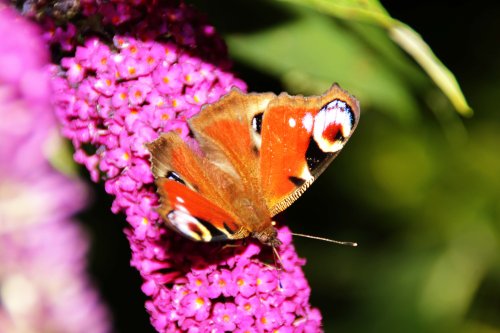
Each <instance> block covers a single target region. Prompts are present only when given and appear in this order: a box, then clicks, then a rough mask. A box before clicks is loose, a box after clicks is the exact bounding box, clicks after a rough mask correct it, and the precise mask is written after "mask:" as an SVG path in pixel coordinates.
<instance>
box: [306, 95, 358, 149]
mask: <svg viewBox="0 0 500 333" xmlns="http://www.w3.org/2000/svg"><path fill="white" fill-rule="evenodd" d="M355 118H356V117H355V115H354V112H353V111H352V108H351V107H350V106H349V104H347V103H346V102H344V101H341V100H340V99H335V100H333V101H331V102H329V103H328V104H326V105H325V106H323V107H322V108H321V110H320V111H319V112H318V114H316V116H315V117H314V128H313V139H314V141H316V143H317V145H318V147H319V148H320V149H321V150H322V151H323V152H325V153H335V152H337V151H339V150H340V149H342V148H343V146H344V144H345V141H347V139H348V138H349V136H350V135H351V134H352V131H353V129H354V126H355V125H356V119H355Z"/></svg>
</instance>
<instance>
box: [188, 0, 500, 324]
mask: <svg viewBox="0 0 500 333" xmlns="http://www.w3.org/2000/svg"><path fill="white" fill-rule="evenodd" d="M197 5H199V7H202V8H203V10H205V11H207V12H208V13H209V14H208V15H209V19H210V21H211V22H213V23H214V25H215V26H216V28H217V29H219V30H221V31H223V33H224V34H225V37H226V39H227V42H228V45H229V51H230V54H231V56H232V57H233V59H235V60H236V69H237V70H238V71H240V73H241V76H242V77H243V79H245V80H246V81H247V82H248V83H249V86H250V90H258V91H265V90H274V91H276V92H279V91H280V90H281V89H282V90H287V91H288V92H290V93H303V94H313V93H320V92H322V91H324V90H325V89H326V88H327V87H329V86H330V85H331V84H332V83H333V82H338V83H339V84H340V85H341V86H342V87H344V88H346V89H348V90H349V91H350V92H352V93H353V94H354V95H356V97H357V98H358V99H359V100H360V102H361V107H362V117H361V121H360V123H359V127H358V129H357V133H355V134H354V136H353V138H352V139H351V142H349V144H348V145H347V147H346V148H345V151H344V152H342V154H341V155H340V156H339V157H338V158H337V160H336V161H335V162H334V163H333V165H332V166H331V167H330V168H329V169H328V171H327V172H326V173H325V175H324V176H322V177H321V179H320V180H319V181H318V182H317V183H315V185H314V186H312V188H311V189H310V190H308V191H307V192H306V193H305V194H304V196H303V197H302V198H301V199H300V200H299V201H298V202H297V203H296V204H294V205H293V206H292V207H290V209H289V210H288V211H287V213H285V219H286V221H287V223H288V224H289V225H290V226H291V228H292V229H293V230H295V231H296V232H302V233H309V234H314V235H320V236H324V237H335V238H338V239H341V240H352V241H356V242H358V243H360V247H359V248H356V249H353V248H347V247H345V248H342V247H335V246H331V245H329V244H323V243H319V242H313V241H311V240H302V239H298V240H297V241H296V243H297V246H298V249H299V253H300V254H301V255H302V256H304V257H306V258H307V259H308V265H307V266H306V274H307V275H308V277H309V279H310V282H311V285H312V300H313V304H315V305H317V306H318V307H319V308H320V309H321V310H322V313H323V316H324V319H325V320H324V322H325V330H326V331H327V332H333V331H335V332H464V333H466V332H467V333H468V332H500V316H499V315H498V314H499V313H500V304H499V303H498V300H499V299H500V282H499V281H500V264H499V263H500V260H499V259H500V256H499V254H500V246H499V238H500V225H499V221H500V153H499V152H500V150H499V149H498V143H499V142H500V122H499V121H498V120H499V117H498V115H497V114H496V113H495V111H496V110H497V109H498V106H497V103H496V102H495V101H496V100H497V99H498V91H499V88H500V82H499V80H498V77H500V75H499V74H500V67H498V64H497V61H498V58H499V51H500V49H499V46H498V45H497V44H498V43H492V42H491V41H488V40H487V38H482V37H484V36H489V35H491V36H494V34H491V33H489V31H490V30H488V29H490V27H489V26H488V24H493V22H496V21H495V17H497V16H495V15H498V9H499V8H497V7H498V5H496V7H484V8H483V7H480V6H476V5H474V4H468V5H462V6H457V7H456V8H455V7H454V9H451V8H449V7H446V6H440V5H438V4H435V3H428V4H427V3H419V4H418V5H413V6H414V7H412V9H409V10H407V11H406V12H405V11H404V10H402V11H401V13H403V14H404V15H406V16H408V17H409V18H411V19H412V21H413V22H415V24H417V27H416V30H418V31H419V32H421V33H422V34H423V36H425V38H426V39H429V42H430V43H429V44H430V45H432V46H433V48H434V49H435V50H436V53H437V54H439V55H440V56H442V55H445V56H446V59H445V60H446V61H445V62H447V63H451V64H453V65H454V66H453V70H454V72H455V74H457V76H458V77H459V78H460V81H461V83H462V84H463V86H464V87H465V88H466V89H465V90H466V92H467V96H468V98H469V100H470V101H471V103H472V105H474V106H475V110H476V116H475V118H472V119H467V120H462V119H461V118H460V116H459V115H458V114H457V112H458V113H459V114H461V115H470V114H471V108H470V107H469V105H468V103H467V102H466V100H465V98H464V96H463V94H462V92H461V89H460V87H459V86H458V84H457V81H456V79H455V76H454V75H453V74H452V73H451V72H450V71H449V70H448V69H447V68H446V67H445V66H444V65H443V63H442V62H441V61H440V60H439V59H438V58H437V56H436V55H435V54H434V52H433V51H432V50H431V49H430V47H429V46H428V45H427V44H425V43H424V42H423V40H422V39H421V37H420V36H419V35H418V34H417V33H416V32H415V31H414V30H412V29H411V28H409V26H408V25H406V24H404V23H402V22H401V21H399V20H396V19H394V18H392V17H391V16H390V15H389V14H388V12H387V11H386V10H385V9H384V8H383V7H382V6H381V5H380V3H379V2H378V1H374V0H366V1H361V0H358V1H348V0H338V1H327V0H288V1H237V2H232V1H218V2H201V1H200V2H198V3H197ZM393 5H395V4H393ZM390 9H391V8H389V10H390ZM452 10H455V11H454V12H453V11H452ZM390 11H392V10H390ZM494 13H496V14H494ZM488 17H489V18H490V19H489V20H488V19H487V18H488ZM485 18H486V19H485ZM403 21H404V20H403ZM464 22H471V25H470V26H467V25H465V24H464ZM495 24H496V26H497V29H496V30H495V29H492V30H491V31H498V28H500V27H498V25H499V24H498V23H495ZM471 27H473V29H474V30H472V31H471V30H470V29H471ZM420 28H422V29H423V30H420ZM470 31H471V32H470ZM471 61H473V63H471ZM475 66H478V67H479V69H476V68H475ZM454 110H455V111H457V112H455V111H454Z"/></svg>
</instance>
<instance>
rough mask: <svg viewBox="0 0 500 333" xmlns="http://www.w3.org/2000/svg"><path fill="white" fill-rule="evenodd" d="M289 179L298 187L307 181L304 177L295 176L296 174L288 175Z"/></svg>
mask: <svg viewBox="0 0 500 333" xmlns="http://www.w3.org/2000/svg"><path fill="white" fill-rule="evenodd" d="M288 180H289V181H291V182H292V183H293V185H295V186H297V187H301V186H302V185H304V183H305V182H306V181H305V180H304V179H302V178H299V177H294V176H290V177H288Z"/></svg>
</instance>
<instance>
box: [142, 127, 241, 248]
mask: <svg viewBox="0 0 500 333" xmlns="http://www.w3.org/2000/svg"><path fill="white" fill-rule="evenodd" d="M147 148H148V150H149V151H150V153H151V156H152V160H151V163H152V170H153V174H154V176H155V178H156V181H155V183H156V186H157V188H158V193H159V194H160V198H161V202H160V208H159V209H158V213H159V214H160V215H161V216H162V218H163V219H164V220H165V221H166V223H167V225H168V226H169V227H170V228H172V229H174V230H176V231H177V232H179V233H181V234H182V235H184V236H186V237H188V238H190V239H193V240H196V241H204V242H209V241H216V240H226V239H240V238H244V237H246V236H248V231H247V230H246V229H245V228H243V227H242V224H241V222H240V221H239V220H238V217H237V216H234V215H233V214H231V213H230V212H231V211H232V210H231V208H230V205H231V204H230V203H229V202H228V198H227V197H226V196H224V193H221V191H217V189H219V188H220V187H221V186H222V187H224V186H225V183H226V182H227V177H225V175H223V174H222V173H221V172H220V171H218V170H216V169H215V168H214V167H213V166H212V165H211V164H210V163H207V161H206V160H205V159H204V158H203V157H201V156H198V155H197V154H196V153H195V149H193V148H192V147H190V146H189V145H188V144H187V143H186V142H184V141H183V140H182V139H181V138H180V137H179V135H178V134H177V133H175V132H170V133H166V134H163V135H162V136H161V137H160V138H158V139H157V140H155V141H154V142H152V143H150V144H148V145H147ZM215 183H217V185H216V184H215ZM227 185H228V186H230V184H227Z"/></svg>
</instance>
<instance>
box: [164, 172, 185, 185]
mask: <svg viewBox="0 0 500 333" xmlns="http://www.w3.org/2000/svg"><path fill="white" fill-rule="evenodd" d="M165 178H167V179H170V180H173V181H176V182H178V183H181V184H183V185H186V182H185V181H184V180H183V179H182V178H181V176H179V174H177V173H176V172H174V171H167V174H166V175H165Z"/></svg>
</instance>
